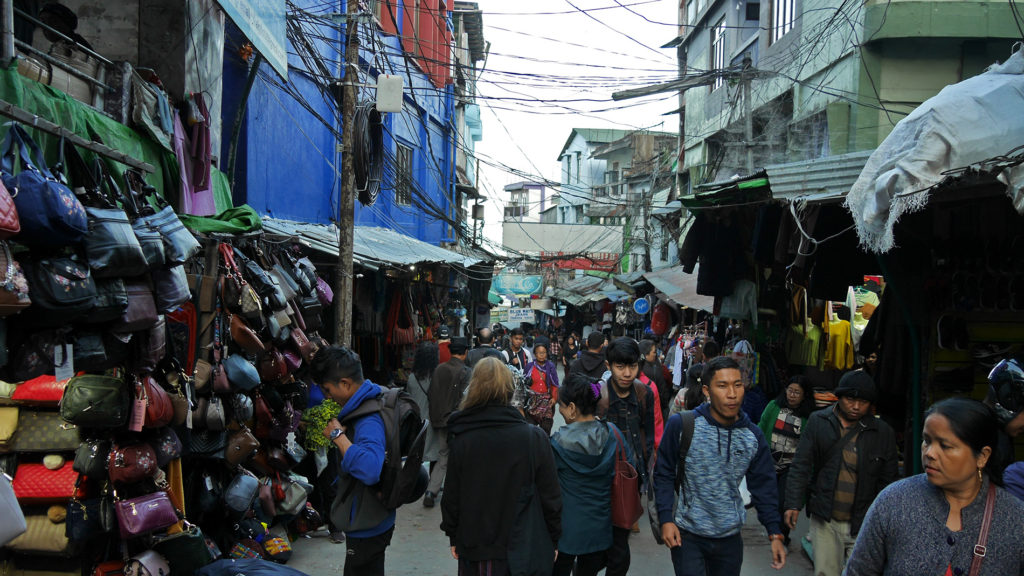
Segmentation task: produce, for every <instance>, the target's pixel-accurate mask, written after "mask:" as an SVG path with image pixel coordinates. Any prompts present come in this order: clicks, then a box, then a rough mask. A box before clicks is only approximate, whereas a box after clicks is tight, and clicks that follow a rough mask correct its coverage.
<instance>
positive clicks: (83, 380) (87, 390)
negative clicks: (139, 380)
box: [60, 374, 129, 428]
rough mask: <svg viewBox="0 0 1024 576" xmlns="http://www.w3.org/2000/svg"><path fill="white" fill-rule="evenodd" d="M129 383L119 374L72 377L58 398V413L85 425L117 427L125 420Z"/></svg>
mask: <svg viewBox="0 0 1024 576" xmlns="http://www.w3.org/2000/svg"><path fill="white" fill-rule="evenodd" d="M128 396H129V394H128V387H127V386H126V385H125V383H124V381H123V380H121V379H120V378H114V377H112V376H100V375H96V374H83V375H81V376H75V377H74V378H72V379H71V380H70V381H69V382H68V385H67V388H65V389H64V396H63V398H61V404H60V415H61V418H63V419H64V420H65V421H66V422H68V423H71V424H75V425H78V426H84V427H86V428H119V427H121V426H124V425H125V424H126V423H127V422H128V404H129V399H128Z"/></svg>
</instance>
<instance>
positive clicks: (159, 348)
mask: <svg viewBox="0 0 1024 576" xmlns="http://www.w3.org/2000/svg"><path fill="white" fill-rule="evenodd" d="M132 342H133V344H134V345H133V348H134V354H133V356H134V363H133V366H134V368H135V370H136V371H138V372H143V373H148V372H152V371H154V370H156V367H157V365H158V364H160V361H161V360H163V359H164V356H166V355H167V321H166V319H165V318H164V316H163V314H161V315H160V316H157V321H156V324H154V325H153V327H152V328H150V329H148V330H145V331H140V332H136V333H135V335H134V336H133V337H132Z"/></svg>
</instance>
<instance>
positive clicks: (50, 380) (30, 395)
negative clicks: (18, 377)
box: [11, 374, 68, 407]
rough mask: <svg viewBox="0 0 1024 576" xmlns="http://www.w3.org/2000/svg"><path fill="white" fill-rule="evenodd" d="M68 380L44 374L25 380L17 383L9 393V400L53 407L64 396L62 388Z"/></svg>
mask: <svg viewBox="0 0 1024 576" xmlns="http://www.w3.org/2000/svg"><path fill="white" fill-rule="evenodd" d="M67 385H68V380H57V377H56V376H53V375H50V374H44V375H42V376H36V377H35V378H33V379H31V380H26V381H24V382H22V383H21V384H19V385H18V387H17V388H15V389H14V392H13V393H12V394H11V400H14V401H15V402H16V403H18V404H25V405H29V406H52V407H55V406H57V404H59V403H60V399H61V398H63V397H64V388H66V387H67Z"/></svg>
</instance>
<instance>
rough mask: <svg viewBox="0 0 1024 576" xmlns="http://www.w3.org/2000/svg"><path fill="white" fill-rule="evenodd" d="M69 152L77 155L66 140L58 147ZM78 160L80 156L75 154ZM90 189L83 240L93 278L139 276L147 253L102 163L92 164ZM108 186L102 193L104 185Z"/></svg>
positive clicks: (145, 264) (87, 195) (144, 264)
mask: <svg viewBox="0 0 1024 576" xmlns="http://www.w3.org/2000/svg"><path fill="white" fill-rule="evenodd" d="M61 150H62V151H66V152H67V153H68V154H69V155H73V156H78V150H77V149H76V148H75V146H74V145H73V144H70V143H69V142H65V145H64V146H63V147H62V148H61ZM78 162H80V163H81V157H80V156H79V157H78ZM89 176H91V182H90V183H89V184H90V185H89V186H88V188H91V191H89V192H88V193H87V194H86V197H87V199H88V200H87V203H88V204H89V205H88V206H86V208H85V211H86V215H87V218H88V223H89V231H88V232H87V233H86V235H85V238H84V239H83V244H84V245H85V255H86V260H88V262H89V267H90V268H92V271H93V276H95V277H96V278H111V277H121V276H138V275H139V274H143V273H144V272H146V270H147V269H148V264H147V262H146V255H145V254H144V253H143V251H142V246H141V245H139V240H138V238H136V236H135V231H134V230H133V229H132V223H131V220H129V218H128V214H127V213H126V212H125V211H124V210H123V209H121V207H119V206H118V205H117V199H118V198H119V197H120V196H121V193H120V190H119V189H118V188H117V184H116V183H115V182H114V181H113V180H112V179H111V178H110V177H109V175H108V174H107V172H106V169H105V168H104V166H103V162H102V161H100V160H99V159H97V160H96V161H95V162H94V163H93V170H92V174H90V175H89ZM104 186H106V187H107V191H106V192H104V190H103V187H104Z"/></svg>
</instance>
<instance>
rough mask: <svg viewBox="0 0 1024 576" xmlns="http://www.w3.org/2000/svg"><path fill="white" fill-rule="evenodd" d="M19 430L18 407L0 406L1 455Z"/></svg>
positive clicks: (7, 448)
mask: <svg viewBox="0 0 1024 576" xmlns="http://www.w3.org/2000/svg"><path fill="white" fill-rule="evenodd" d="M250 408H251V405H250ZM17 430H18V407H17V406H0V453H4V452H10V450H11V444H12V442H11V440H12V439H13V438H14V433H15V431H17Z"/></svg>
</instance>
